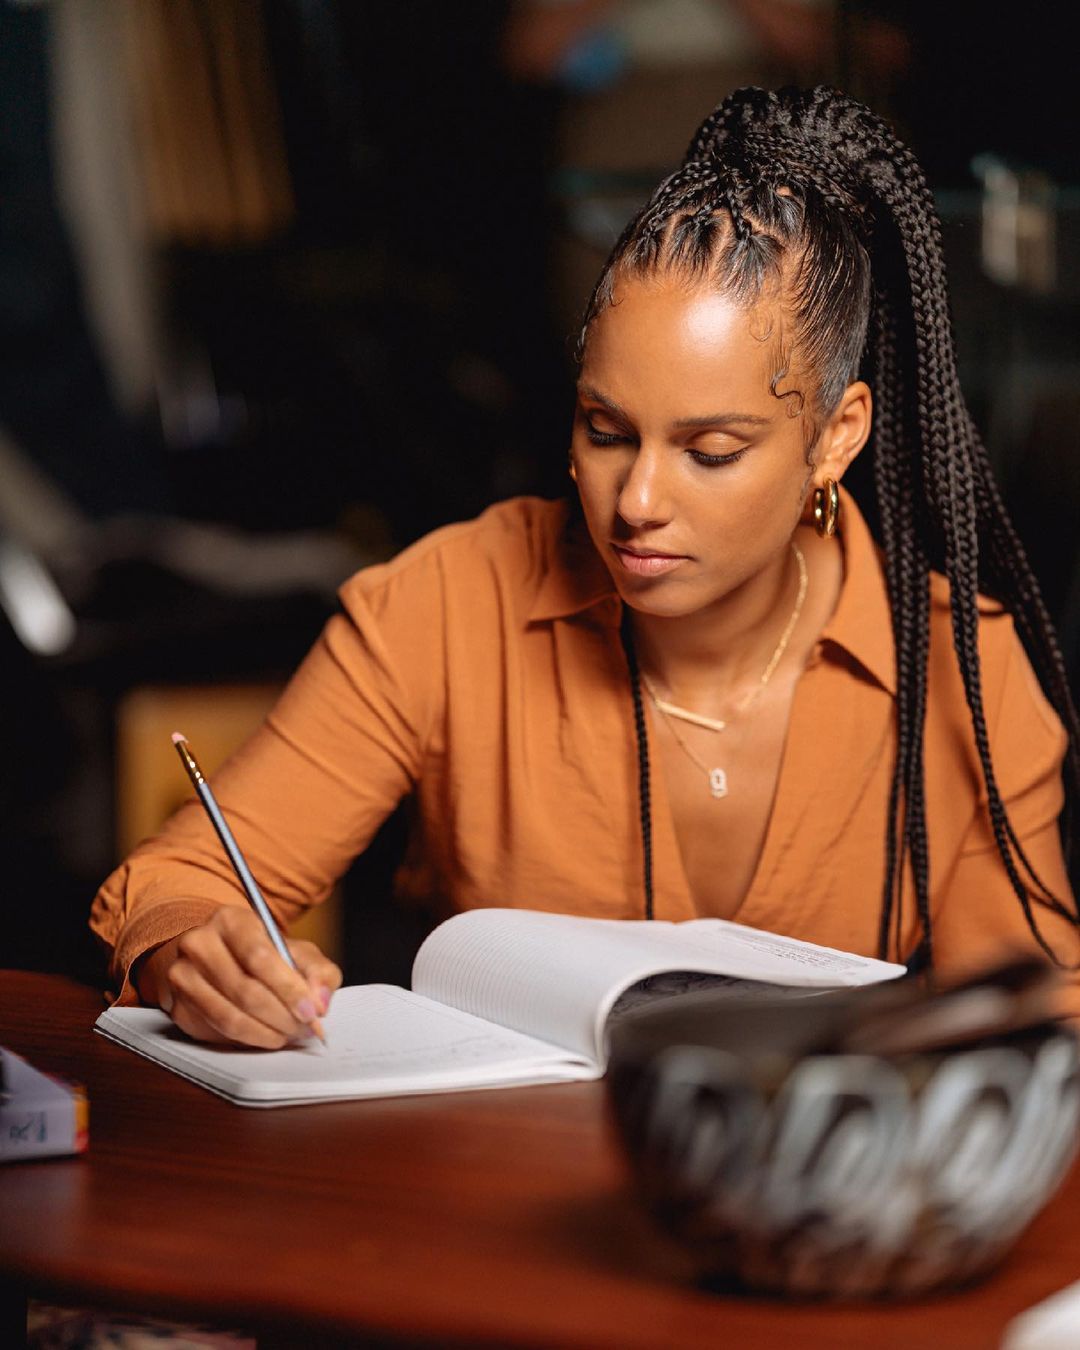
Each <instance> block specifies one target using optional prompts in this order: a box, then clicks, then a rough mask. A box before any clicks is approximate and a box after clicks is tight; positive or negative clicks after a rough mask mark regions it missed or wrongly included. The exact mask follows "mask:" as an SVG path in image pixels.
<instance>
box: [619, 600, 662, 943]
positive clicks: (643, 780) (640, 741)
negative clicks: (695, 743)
mask: <svg viewBox="0 0 1080 1350" xmlns="http://www.w3.org/2000/svg"><path fill="white" fill-rule="evenodd" d="M619 637H620V639H621V641H622V646H623V651H624V652H625V653H626V665H627V669H628V671H629V673H630V694H631V697H632V698H633V700H634V740H635V743H636V745H637V754H638V810H639V813H640V817H641V853H642V884H643V888H644V892H645V917H646V918H647V919H651V918H652V917H653V912H654V911H653V857H652V804H651V789H650V775H649V736H648V731H647V723H646V721H645V701H644V699H643V698H642V696H641V672H640V671H639V669H638V659H637V649H636V648H635V646H634V634H633V629H632V627H631V623H630V611H629V609H627V608H625V607H624V608H623V616H622V623H621V625H620V627H619Z"/></svg>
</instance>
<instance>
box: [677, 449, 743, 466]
mask: <svg viewBox="0 0 1080 1350" xmlns="http://www.w3.org/2000/svg"><path fill="white" fill-rule="evenodd" d="M686 453H687V454H688V455H689V456H690V458H691V459H692V460H693V461H694V463H695V464H701V465H703V466H704V467H705V468H706V469H719V468H721V467H722V466H723V465H725V464H737V463H738V462H739V460H740V459H742V457H743V455H745V454H746V449H745V448H743V449H742V450H733V451H732V452H731V454H730V455H707V454H705V452H704V451H703V450H688V451H687V452H686Z"/></svg>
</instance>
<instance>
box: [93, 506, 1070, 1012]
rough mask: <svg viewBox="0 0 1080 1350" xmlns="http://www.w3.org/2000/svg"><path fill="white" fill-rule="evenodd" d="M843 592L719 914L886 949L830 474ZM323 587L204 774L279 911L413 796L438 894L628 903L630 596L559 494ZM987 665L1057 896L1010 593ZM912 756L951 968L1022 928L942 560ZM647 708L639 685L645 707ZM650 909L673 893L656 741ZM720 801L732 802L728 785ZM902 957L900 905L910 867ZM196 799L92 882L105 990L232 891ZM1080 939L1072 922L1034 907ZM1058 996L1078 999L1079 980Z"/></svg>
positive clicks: (287, 917) (633, 860) (856, 570)
mask: <svg viewBox="0 0 1080 1350" xmlns="http://www.w3.org/2000/svg"><path fill="white" fill-rule="evenodd" d="M839 538H840V546H841V547H842V548H843V553H844V579H843V584H842V588H841V593H840V597H839V601H838V604H837V608H836V610H835V612H834V614H833V616H832V618H831V620H830V621H829V623H828V625H827V626H826V628H825V630H824V631H823V633H822V634H821V637H820V639H819V640H818V642H817V644H816V646H815V648H814V650H813V653H812V655H811V658H810V660H809V662H808V665H807V667H806V669H805V670H804V672H803V673H802V675H801V676H800V679H799V681H798V684H797V687H796V691H795V696H794V701H793V704H792V708H791V720H790V725H789V729H788V735H787V741H786V748H785V751H784V755H783V760H782V763H781V767H780V772H779V780H778V783H777V788H776V795H775V801H774V804H773V808H772V815H771V818H770V821H769V826H768V831H767V834H766V838H765V842H764V847H763V850H762V854H761V857H760V860H759V862H758V866H757V871H756V874H755V876H754V879H753V882H752V884H751V886H750V888H749V890H748V892H747V894H746V895H745V897H744V899H743V901H742V903H741V905H740V906H739V907H738V909H737V910H736V911H735V913H734V914H733V915H732V916H731V917H733V918H735V919H737V920H738V921H740V922H742V923H746V924H751V925H754V926H755V927H759V928H765V929H770V930H772V931H774V932H778V933H785V934H790V935H792V936H794V937H798V938H804V939H807V940H809V941H813V942H820V943H824V944H826V945H828V946H832V947H839V948H845V949H848V950H851V951H855V952H860V953H864V954H867V955H876V954H877V932H878V923H879V914H880V909H881V897H882V886H883V876H884V859H885V843H884V840H885V816H886V803H887V801H888V794H889V787H890V782H891V776H892V768H893V760H894V755H895V748H896V725H895V723H896V719H895V702H894V693H895V679H896V676H895V663H894V650H893V639H892V629H891V624H890V616H889V605H888V599H887V594H886V589H885V580H884V575H883V572H882V568H881V563H880V560H879V556H878V553H877V550H876V548H875V545H874V543H873V540H872V538H871V536H870V533H869V531H868V529H867V527H866V524H865V522H864V521H863V519H862V517H861V516H860V514H859V512H858V510H857V509H856V507H855V505H854V503H853V501H852V500H851V498H850V497H849V496H847V494H845V495H844V498H843V512H842V526H841V533H840V536H839ZM341 600H342V612H341V613H340V614H339V615H337V616H335V617H334V618H333V619H331V620H330V622H329V623H328V625H327V626H326V628H325V630H324V632H323V634H322V636H321V637H320V639H319V641H318V642H317V644H316V645H315V647H314V648H313V650H312V651H311V652H310V654H309V655H308V657H307V658H306V659H305V661H304V663H303V664H302V666H301V667H300V669H299V671H298V672H297V674H296V675H295V676H294V677H293V679H292V681H291V682H290V684H289V686H288V687H287V689H286V690H285V692H284V693H283V695H282V697H281V699H280V701H279V703H278V704H277V706H276V707H275V708H274V710H273V711H272V712H271V714H270V715H269V717H268V718H267V720H266V722H265V724H264V725H263V726H262V727H261V729H260V730H259V731H258V732H257V733H256V734H255V735H254V737H253V738H252V739H251V740H250V741H248V742H247V744H245V745H244V747H243V748H242V749H240V750H239V751H238V752H237V753H236V754H235V755H234V756H233V757H232V758H231V759H230V760H229V761H228V763H227V764H226V765H225V766H224V767H223V768H222V769H221V770H220V772H219V773H218V774H216V775H215V777H214V780H213V786H214V791H215V793H216V794H217V796H218V799H219V801H220V803H221V806H222V809H223V810H224V812H225V814H226V816H227V817H228V819H229V821H230V823H231V825H232V827H233V831H234V833H235V835H236V837H237V840H238V842H239V844H240V847H241V848H242V850H243V851H244V853H245V855H246V856H247V859H248V861H249V863H250V864H251V867H252V870H253V872H254V874H255V876H256V877H257V878H258V880H259V883H260V885H261V887H262V889H263V891H264V893H265V894H266V896H267V899H268V900H269V902H270V904H271V906H272V908H273V909H274V910H275V912H276V914H277V915H278V916H279V918H280V919H281V920H282V921H283V922H284V923H286V924H288V923H289V922H290V921H292V920H293V919H295V917H296V916H297V915H298V914H299V913H300V912H301V911H302V910H303V909H305V908H306V907H307V906H309V905H312V904H317V903H318V902H319V901H321V900H322V899H324V898H325V896H326V895H327V894H328V892H329V891H330V889H331V888H332V886H333V884H334V882H335V881H336V879H337V878H338V877H339V876H340V875H341V874H342V872H343V871H344V870H345V869H346V868H347V867H348V865H349V864H350V862H351V861H352V859H353V858H354V857H355V856H356V855H357V854H358V853H360V852H361V851H362V850H363V849H364V848H365V846H366V845H367V843H368V842H369V840H370V839H371V838H372V836H373V834H374V833H375V831H376V830H377V828H378V826H379V825H380V823H381V822H382V821H383V820H384V819H385V818H386V816H387V815H388V814H389V813H390V812H391V811H392V810H393V809H394V807H395V806H396V804H397V803H398V802H399V801H400V800H401V799H402V797H404V796H405V795H406V794H409V793H412V794H414V795H415V804H416V812H415V816H416V832H415V836H414V838H413V841H412V846H411V848H410V852H409V860H408V862H407V864H406V866H405V868H404V869H403V871H402V873H401V876H400V878H399V881H400V888H401V890H402V892H403V894H405V895H413V896H421V897H423V898H424V899H426V900H428V901H429V902H434V903H435V905H436V907H437V908H439V909H441V911H442V912H443V913H444V914H449V913H452V912H454V911H457V910H463V909H469V908H473V907H476V906H481V905H511V906H522V907H528V908H533V909H546V910H559V911H564V912H567V913H574V914H587V915H594V916H599V917H604V918H627V919H629V918H641V917H642V916H643V885H642V840H641V829H640V822H639V810H638V773H637V750H636V742H635V736H634V723H633V714H632V704H631V698H630V688H629V682H628V676H627V668H626V661H625V657H624V655H623V652H622V648H621V646H620V642H619V633H618V626H619V618H620V612H621V611H620V606H621V602H620V600H619V599H618V596H617V595H616V593H615V591H614V587H613V583H612V581H611V577H610V575H609V574H608V572H607V570H606V568H605V567H604V565H603V563H602V561H601V559H600V558H599V556H598V555H597V553H596V552H595V550H594V549H593V547H592V544H591V542H590V541H589V539H588V536H587V534H586V533H585V531H584V527H583V526H581V525H580V524H579V523H578V522H577V521H576V519H575V518H574V517H573V516H572V515H571V513H570V511H569V508H568V506H567V505H566V504H565V503H562V502H546V501H540V500H537V499H531V498H523V499H516V500H513V501H508V502H504V503H502V504H500V505H498V506H494V507H492V508H491V509H490V510H488V511H486V512H485V513H484V514H483V515H481V516H480V517H479V518H478V519H476V520H474V521H470V522H467V523H464V524H459V525H451V526H448V527H446V528H444V529H441V530H437V531H436V532H435V533H433V534H431V535H429V536H427V537H426V538H425V539H423V540H421V541H420V542H419V543H417V544H415V545H413V546H412V547H411V548H408V549H406V550H405V551H404V552H403V553H401V554H400V555H399V556H398V557H397V558H395V559H394V560H393V561H392V562H389V563H386V564H382V565H379V566H376V567H370V568H367V569H365V570H364V571H362V572H360V573H358V574H357V575H356V576H354V577H353V578H352V579H351V580H350V581H348V582H347V583H346V584H345V585H344V586H343V588H342V590H341ZM980 650H981V655H982V687H983V697H984V701H985V708H986V714H987V720H988V724H989V729H990V740H991V745H992V749H993V757H994V764H995V769H996V773H997V779H998V784H999V786H1000V789H1001V792H1002V795H1003V797H1004V799H1005V801H1006V804H1007V806H1008V810H1009V813H1010V816H1011V819H1012V823H1013V826H1014V827H1015V829H1016V832H1017V834H1018V836H1019V837H1020V839H1021V840H1022V841H1023V845H1024V848H1025V850H1026V852H1027V855H1028V858H1029V859H1030V860H1031V862H1032V863H1033V865H1034V867H1035V868H1036V871H1037V872H1038V873H1039V875H1040V876H1041V878H1042V880H1043V881H1044V883H1045V884H1046V885H1047V886H1048V887H1050V889H1051V891H1052V892H1053V893H1054V894H1055V895H1056V896H1058V897H1059V898H1061V899H1067V898H1068V896H1069V886H1068V880H1067V876H1066V873H1065V868H1064V864H1063V860H1062V853H1061V846H1060V841H1059V837H1058V827H1057V818H1058V814H1059V812H1060V810H1061V805H1062V785H1061V763H1062V757H1063V753H1064V747H1065V738H1064V734H1063V731H1062V728H1061V726H1060V723H1059V721H1058V719H1057V718H1056V716H1055V715H1054V713H1053V711H1052V709H1051V708H1050V706H1049V704H1048V703H1047V701H1046V699H1045V698H1044V696H1043V694H1042V692H1041V691H1040V689H1039V687H1038V684H1037V682H1036V680H1035V677H1034V675H1033V673H1032V670H1031V668H1030V665H1029V663H1028V661H1027V659H1026V657H1025V655H1024V652H1023V650H1022V647H1021V645H1020V643H1019V641H1018V639H1017V637H1016V635H1015V633H1014V630H1013V624H1012V620H1011V619H1010V617H1009V616H1008V615H1007V614H1006V613H1005V612H1003V610H1002V609H1001V607H1000V606H998V605H996V604H994V603H992V602H989V601H987V602H985V603H984V602H980ZM928 700H929V701H928V708H927V717H926V740H925V764H926V800H927V820H928V822H929V831H930V871H931V887H930V888H931V909H932V916H933V925H934V929H933V932H934V951H935V965H936V966H937V967H938V968H939V969H940V970H943V971H953V972H960V971H962V970H966V969H969V968H971V967H974V966H977V965H979V964H982V963H984V962H985V961H987V960H989V959H990V958H992V957H993V956H994V955H995V954H997V953H998V952H999V951H1001V950H1002V949H1003V948H1004V947H1008V946H1019V947H1021V948H1026V949H1031V947H1032V945H1033V943H1032V939H1031V935H1030V933H1029V930H1028V928H1027V924H1026V922H1025V920H1024V917H1023V914H1022V912H1021V908H1020V904H1019V902H1018V900H1017V899H1016V897H1015V895H1014V893H1013V891H1012V888H1011V887H1010V885H1009V881H1008V878H1007V877H1006V874H1005V870H1004V868H1003V866H1002V864H1001V861H1000V859H999V857H998V853H997V850H996V848H995V846H994V841H993V837H992V834H991V831H990V825H989V820H988V816H987V811H986V805H985V792H984V789H983V784H982V773H981V770H980V767H979V762H978V757H977V754H976V751H975V747H974V742H973V737H972V732H971V722H970V717H969V713H968V709H967V705H966V702H965V699H964V692H963V687H962V684H961V680H960V675H959V671H958V668H957V664H956V659H955V656H954V653H953V646H952V640H951V633H950V623H949V610H948V602H947V588H946V584H945V582H944V581H943V579H942V578H940V577H935V578H934V580H933V601H932V617H931V648H930V677H929V694H928ZM647 715H650V716H651V710H648V709H647ZM652 789H653V801H652V827H653V869H654V878H655V913H656V917H657V918H662V919H688V918H691V917H694V916H696V915H699V914H702V913H705V912H707V908H706V907H705V906H703V905H700V904H698V903H697V901H696V900H695V897H694V896H693V895H692V894H691V892H690V888H689V886H688V884H687V880H686V877H685V874H684V872H683V867H682V863H681V859H680V854H679V847H678V843H677V840H676V835H675V830H674V826H673V822H672V818H671V811H670V806H669V802H668V797H667V794H666V792H665V786H664V781H663V774H662V771H661V770H660V769H659V767H658V766H657V761H656V760H654V773H653V782H652ZM719 809H723V808H722V807H720V808H719ZM906 890H907V901H906V903H905V906H904V922H903V924H902V929H901V944H900V948H901V949H900V951H899V952H898V953H891V955H893V954H894V955H898V956H899V957H900V958H901V959H903V958H905V957H907V956H909V955H910V954H911V952H912V951H913V950H914V947H915V945H916V942H917V938H918V930H917V926H916V923H915V919H914V915H913V912H912V911H913V908H914V906H913V903H912V900H911V893H910V888H909V887H908V888H906ZM244 903H245V901H244V897H243V893H242V892H241V890H240V889H239V886H238V884H237V881H236V878H235V877H234V875H233V873H232V870H231V868H230V867H229V864H228V862H227V861H226V859H225V856H224V854H223V852H222V850H221V846H220V844H219V843H218V841H217V838H216V836H215V835H214V833H213V830H212V828H211V826H210V824H209V822H208V820H207V818H206V816H205V814H204V812H203V810H202V808H201V807H200V806H199V805H198V804H197V803H195V802H191V803H189V804H187V805H186V806H184V807H183V808H182V809H181V810H180V811H179V812H178V813H177V814H176V815H175V816H174V817H173V818H172V819H171V820H170V821H169V823H168V824H167V825H166V827H165V828H164V830H163V831H162V832H161V833H160V834H159V835H157V836H156V837H154V838H152V839H150V840H148V841H147V842H145V843H143V844H142V845H140V847H139V848H138V849H137V850H136V851H135V852H134V853H133V854H132V856H131V857H130V858H129V859H128V860H127V861H126V862H125V863H123V865H122V866H121V867H119V868H118V869H117V870H116V871H115V872H114V873H113V875H112V876H111V877H110V878H109V879H108V881H107V882H106V883H105V885H104V886H103V888H102V889H101V891H100V892H99V894H98V896H97V898H96V900H95V902H94V906H93V912H92V918H91V924H92V927H93V928H94V930H95V931H96V932H97V933H98V934H99V936H100V937H101V938H102V939H103V940H104V941H105V942H106V943H107V944H108V945H109V946H110V947H111V949H112V968H113V973H114V976H115V978H116V980H117V982H118V983H119V984H120V985H121V986H122V994H121V997H122V998H124V999H125V1000H131V999H134V998H135V993H134V990H133V988H132V986H131V984H130V982H129V981H128V979H127V976H128V972H129V970H130V967H131V964H132V962H133V961H134V960H135V959H136V958H137V957H138V956H139V955H140V954H141V953H143V952H144V951H146V950H147V949H148V948H150V947H152V946H154V945H156V944H159V943H161V942H163V941H166V940H167V939H169V938H171V937H174V936H175V935H176V934H178V933H179V932H181V931H183V930H184V929H185V928H187V927H190V926H192V925H193V924H196V923H198V922H201V921H202V920H204V919H205V918H206V917H207V916H208V915H209V914H210V913H211V912H212V911H213V909H214V908H215V907H216V906H218V905H221V904H244ZM1037 912H1038V913H1039V916H1040V924H1041V928H1042V931H1043V933H1044V935H1045V936H1046V937H1047V938H1048V939H1049V940H1050V941H1051V943H1052V944H1053V945H1054V947H1055V949H1056V950H1057V952H1058V954H1059V955H1060V956H1061V957H1062V958H1063V959H1065V960H1067V961H1074V960H1076V958H1077V955H1078V951H1080V942H1078V937H1077V932H1076V930H1075V929H1074V928H1070V927H1069V926H1068V925H1067V924H1066V923H1065V922H1064V921H1062V920H1061V919H1059V918H1057V917H1055V916H1054V915H1053V914H1051V913H1048V912H1046V911H1045V910H1042V909H1038V907H1037ZM1068 999H1069V1005H1068V1006H1069V1010H1070V1011H1074V1012H1078V1013H1080V987H1078V985H1077V984H1076V983H1075V982H1074V983H1073V984H1072V985H1071V988H1070V991H1069V995H1068Z"/></svg>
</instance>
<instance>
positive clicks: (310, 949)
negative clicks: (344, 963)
mask: <svg viewBox="0 0 1080 1350" xmlns="http://www.w3.org/2000/svg"><path fill="white" fill-rule="evenodd" d="M286 945H287V946H288V948H289V951H290V953H291V954H292V958H293V960H294V961H295V962H296V966H297V969H296V970H290V969H289V967H288V966H287V965H286V964H285V962H284V961H283V960H282V959H281V957H280V956H279V955H278V953H277V952H276V951H275V950H274V945H273V943H272V942H271V941H270V939H269V937H267V935H266V930H265V928H263V926H262V923H261V922H260V920H259V918H258V916H257V915H256V914H254V913H253V912H252V911H251V910H250V909H242V908H240V907H239V906H232V905H223V906H222V907H221V908H220V909H219V910H217V911H216V912H215V914H214V915H213V917H212V918H210V919H208V920H207V921H206V922H205V923H202V924H199V925H198V926H197V927H195V928H189V929H188V930H187V932H185V933H181V934H180V936H179V937H175V938H173V939H171V941H169V942H166V943H163V944H162V946H160V947H157V948H155V949H154V950H153V951H152V952H150V953H149V954H148V955H147V956H145V957H144V958H143V959H142V961H141V962H140V964H139V967H138V973H137V975H136V977H135V983H136V986H137V988H138V990H139V995H140V997H141V998H142V1000H143V1002H144V1003H156V1004H157V1005H158V1006H159V1007H161V1008H163V1009H164V1010H165V1012H167V1013H168V1014H169V1016H170V1017H171V1018H172V1019H173V1021H174V1022H175V1023H176V1025H177V1026H178V1027H180V1029H181V1030H182V1031H186V1032H187V1034H188V1035H189V1036H193V1037H195V1039H196V1040H200V1041H215V1042H219V1043H221V1042H224V1043H228V1044H230V1045H253V1046H258V1047H260V1048H262V1049H266V1050H278V1049H280V1048H281V1047H282V1046H284V1045H288V1044H289V1042H291V1041H296V1040H302V1039H304V1038H306V1037H308V1036H311V1035H314V1034H315V1033H314V1031H313V1030H312V1026H311V1024H312V1023H313V1022H314V1021H315V1020H316V1019H317V1018H319V1017H321V1016H322V1015H323V1014H324V1013H325V1012H326V1010H327V1008H328V1007H329V1004H330V996H331V994H332V993H333V992H334V990H335V989H337V988H339V987H340V985H341V971H340V970H339V969H338V967H337V966H336V965H335V964H334V963H333V961H331V960H330V959H329V957H327V956H324V955H323V953H322V952H321V951H320V950H319V949H318V947H316V946H315V944H314V943H313V942H303V941H301V942H287V943H286Z"/></svg>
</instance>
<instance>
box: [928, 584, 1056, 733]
mask: <svg viewBox="0 0 1080 1350" xmlns="http://www.w3.org/2000/svg"><path fill="white" fill-rule="evenodd" d="M949 597H950V589H949V582H948V580H947V579H946V578H945V577H944V576H942V575H941V574H940V573H938V572H932V573H931V575H930V652H931V656H930V659H931V668H932V673H935V674H936V675H937V676H938V679H937V680H936V681H933V682H932V686H931V689H932V691H933V687H934V684H936V686H937V689H938V690H939V691H945V690H951V691H952V692H953V693H954V695H955V697H956V698H957V700H958V701H963V704H964V711H965V719H966V717H967V715H968V714H967V711H966V694H965V693H964V690H963V681H962V675H961V670H960V663H959V656H958V655H957V650H956V642H955V638H954V634H953V628H952V610H951V605H950V599H949ZM976 612H977V616H978V650H979V682H980V685H981V689H982V697H983V708H984V711H985V713H986V717H987V722H988V725H989V728H990V732H991V736H993V735H994V732H995V729H997V728H1000V727H1001V726H1002V725H1003V724H1004V723H1005V722H1009V723H1011V724H1012V725H1013V726H1014V727H1016V728H1023V729H1024V732H1025V734H1028V735H1032V736H1035V737H1037V738H1039V739H1046V740H1048V741H1051V742H1054V743H1057V742H1059V741H1060V740H1061V739H1062V738H1063V737H1064V731H1063V728H1062V726H1061V722H1060V719H1059V718H1058V715H1057V713H1056V712H1055V711H1054V708H1053V706H1052V705H1051V703H1050V701H1049V699H1048V698H1047V697H1046V694H1045V693H1044V692H1043V689H1042V687H1041V685H1040V684H1039V680H1038V677H1037V676H1036V674H1035V671H1034V669H1033V668H1032V665H1031V661H1030V660H1029V658H1028V655H1027V652H1026V651H1025V649H1024V644H1023V642H1022V641H1021V639H1020V636H1019V634H1018V633H1017V631H1016V625H1015V622H1014V620H1013V616H1012V614H1011V613H1010V612H1009V610H1008V609H1007V608H1006V607H1005V606H1004V605H1003V604H1002V603H1001V602H1000V601H999V600H996V599H994V598H993V597H992V596H988V595H983V594H982V593H980V594H979V595H978V597H977V600H976ZM946 671H948V676H949V677H948V678H947V677H946Z"/></svg>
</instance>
